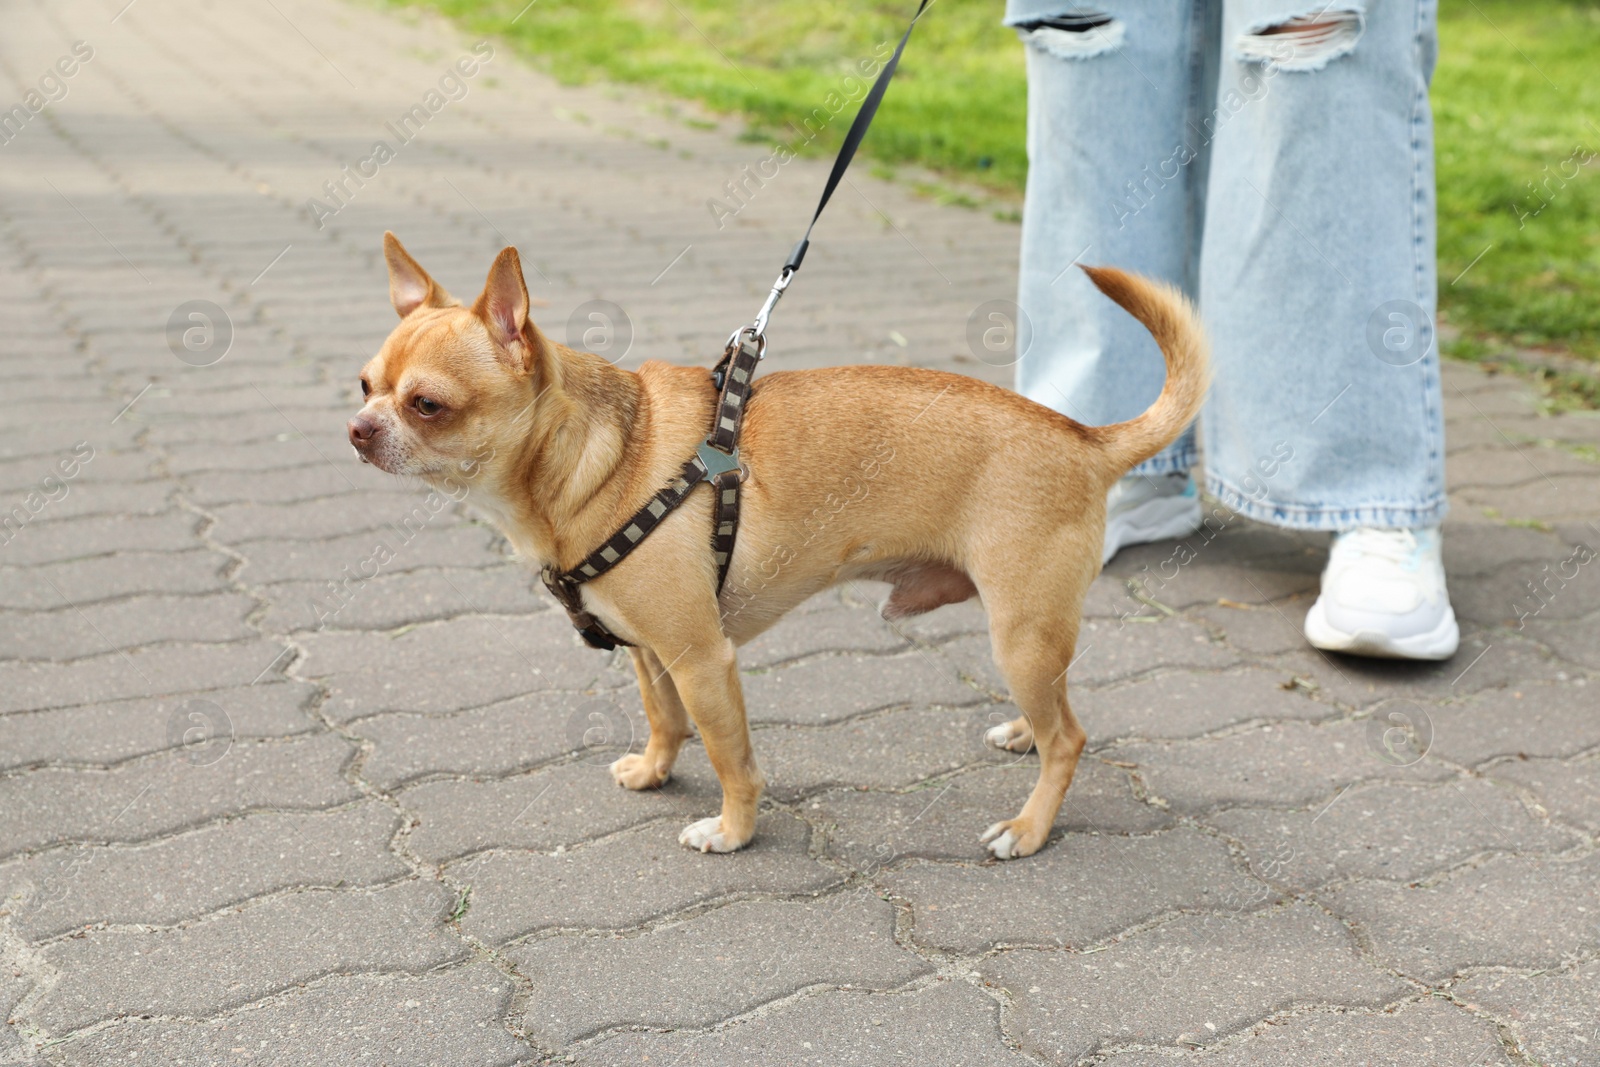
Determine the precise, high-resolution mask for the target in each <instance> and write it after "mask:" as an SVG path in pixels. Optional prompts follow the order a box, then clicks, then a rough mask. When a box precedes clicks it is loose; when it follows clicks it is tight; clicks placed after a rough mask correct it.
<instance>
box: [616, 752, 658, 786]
mask: <svg viewBox="0 0 1600 1067" xmlns="http://www.w3.org/2000/svg"><path fill="white" fill-rule="evenodd" d="M671 776H672V768H670V767H663V766H662V765H661V764H660V763H658V762H656V761H655V760H653V759H650V758H649V757H648V756H645V755H641V754H639V753H634V754H633V755H631V756H623V757H622V758H621V759H619V760H617V762H615V763H613V764H612V765H611V777H613V778H615V779H616V780H617V784H618V785H620V786H623V787H624V788H627V789H656V788H659V787H660V786H662V785H663V784H665V783H666V780H667V779H668V778H670V777H671Z"/></svg>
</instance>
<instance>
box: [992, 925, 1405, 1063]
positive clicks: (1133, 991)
mask: <svg viewBox="0 0 1600 1067" xmlns="http://www.w3.org/2000/svg"><path fill="white" fill-rule="evenodd" d="M982 970H983V972H984V973H985V974H988V975H992V976H993V977H994V979H995V980H996V981H998V982H1000V983H1001V984H1002V985H1004V986H1005V987H1006V988H1007V989H1008V990H1010V991H1011V994H1012V996H1013V997H1014V998H1015V999H1016V1001H1017V1014H1018V1016H1019V1023H1020V1026H1019V1029H1020V1031H1021V1037H1022V1040H1023V1044H1024V1046H1025V1047H1028V1048H1032V1049H1035V1050H1037V1051H1039V1052H1040V1053H1042V1054H1044V1055H1046V1056H1049V1057H1051V1058H1052V1059H1054V1060H1055V1061H1057V1062H1064V1063H1073V1062H1075V1061H1076V1060H1077V1059H1078V1058H1079V1057H1081V1056H1085V1055H1087V1054H1089V1053H1091V1052H1093V1051H1094V1050H1095V1049H1096V1048H1099V1047H1103V1046H1105V1045H1111V1044H1124V1043H1133V1042H1137V1043H1139V1044H1150V1045H1174V1044H1181V1045H1190V1046H1193V1045H1207V1044H1210V1043H1211V1042H1213V1041H1215V1040H1216V1039H1218V1038H1220V1037H1223V1036H1226V1035H1227V1034H1228V1033H1230V1032H1232V1031H1235V1030H1240V1029H1243V1028H1244V1027H1248V1026H1252V1025H1254V1024H1255V1023H1257V1022H1259V1021H1260V1020H1261V1019H1263V1018H1265V1017H1267V1016H1268V1015H1271V1014H1274V1013H1275V1012H1279V1011H1284V1010H1286V1009H1289V1008H1293V1007H1297V1006H1302V1005H1304V1006H1311V1005H1322V1004H1343V1005H1349V1006H1352V1007H1354V1006H1361V1007H1378V1006H1381V1005H1383V1004H1386V1003H1389V1002H1391V1001H1393V1000H1396V999H1399V997H1400V996H1401V995H1402V994H1403V993H1404V992H1406V991H1407V987H1406V986H1405V985H1403V984H1402V983H1400V982H1398V981H1396V980H1395V979H1394V978H1392V977H1390V976H1388V975H1386V974H1384V973H1383V972H1382V971H1380V970H1379V969H1377V968H1375V967H1372V966H1370V965H1369V964H1367V963H1366V962H1365V961H1363V960H1361V959H1360V958H1359V957H1358V955H1357V953H1356V946H1355V939H1354V938H1352V937H1351V936H1350V934H1349V933H1348V931H1346V930H1345V929H1344V928H1343V927H1342V926H1340V924H1339V923H1338V921H1337V920H1335V919H1332V918H1330V917H1329V916H1328V915H1326V914H1325V913H1323V912H1321V911H1318V910H1317V909H1316V908H1313V907H1311V906H1309V905H1306V904H1298V903H1295V904H1287V905H1283V906H1281V907H1274V908H1269V909H1267V910H1264V911H1259V912H1255V913H1252V914H1248V915H1195V916H1184V917H1182V918H1179V919H1175V920H1173V921H1172V922H1170V923H1165V924H1163V925H1161V926H1158V927H1155V928H1154V929H1150V930H1146V931H1143V932H1142V933H1139V934H1137V935H1134V936H1132V937H1129V938H1128V939H1126V940H1124V941H1120V942H1118V943H1116V944H1113V945H1110V946H1108V947H1107V948H1106V949H1105V951H1103V952H1097V953H1093V954H1081V953H1068V952H1061V951H1059V950H1057V951H1039V950H1031V949H1019V950H1016V951H1012V952H1007V953H1004V954H1002V955H1000V956H998V957H995V958H994V959H993V960H991V961H989V962H987V963H985V964H983V965H982Z"/></svg>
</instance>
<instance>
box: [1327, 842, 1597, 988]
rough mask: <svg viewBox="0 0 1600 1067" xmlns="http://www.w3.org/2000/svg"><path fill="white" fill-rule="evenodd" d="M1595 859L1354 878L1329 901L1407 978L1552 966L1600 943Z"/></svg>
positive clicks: (1505, 861)
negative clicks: (1409, 879) (1400, 880)
mask: <svg viewBox="0 0 1600 1067" xmlns="http://www.w3.org/2000/svg"><path fill="white" fill-rule="evenodd" d="M1597 874H1600V854H1596V853H1593V852H1590V853H1588V854H1587V855H1583V856H1578V857H1576V858H1566V857H1545V856H1497V857H1495V858H1494V859H1491V860H1489V861H1488V862H1486V863H1484V864H1483V866H1481V867H1476V868H1473V869H1470V870H1465V871H1461V872H1459V873H1457V874H1454V875H1452V876H1450V877H1448V878H1446V879H1445V880H1444V881H1443V882H1440V883H1439V884H1437V885H1395V884H1392V883H1377V882H1353V883H1349V884H1346V885H1344V886H1341V887H1340V888H1338V889H1335V890H1332V891H1330V892H1329V893H1327V894H1326V896H1325V899H1326V900H1327V901H1328V903H1329V905H1330V906H1331V907H1332V908H1333V909H1334V910H1335V911H1337V912H1339V914H1341V915H1343V916H1345V917H1346V918H1347V919H1349V920H1350V921H1351V922H1352V923H1354V924H1355V926H1356V927H1357V929H1359V930H1362V931H1363V932H1364V934H1365V936H1366V938H1367V940H1368V941H1369V943H1370V944H1371V946H1372V951H1373V952H1374V954H1375V955H1376V956H1377V957H1378V958H1379V959H1381V960H1383V961H1384V962H1385V963H1387V964H1389V965H1390V966H1392V967H1394V968H1395V969H1396V970H1398V971H1400V972H1401V973H1403V974H1406V975H1410V976H1413V977H1416V978H1420V979H1422V980H1424V981H1438V980H1440V979H1443V978H1446V977H1448V976H1450V975H1452V974H1457V973H1460V972H1461V971H1463V970H1465V969H1466V968H1468V967H1488V966H1505V967H1527V968H1535V967H1554V966H1558V965H1559V964H1561V963H1562V962H1563V961H1565V960H1566V959H1567V958H1569V957H1570V956H1571V955H1573V954H1574V953H1580V952H1583V953H1587V952H1593V951H1594V950H1595V948H1596V947H1597V946H1600V924H1597V923H1596V916H1600V880H1597Z"/></svg>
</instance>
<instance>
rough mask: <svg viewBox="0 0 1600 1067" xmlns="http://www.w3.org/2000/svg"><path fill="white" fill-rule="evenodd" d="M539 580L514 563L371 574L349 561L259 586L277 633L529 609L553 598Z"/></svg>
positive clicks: (384, 626)
mask: <svg viewBox="0 0 1600 1067" xmlns="http://www.w3.org/2000/svg"><path fill="white" fill-rule="evenodd" d="M330 583H331V584H330ZM537 583H538V578H537V577H536V576H535V575H534V574H532V573H531V572H530V571H529V570H527V569H526V568H524V567H522V566H519V565H515V564H511V565H503V566H497V567H496V566H486V567H450V568H448V569H440V570H413V571H399V572H396V573H393V574H378V575H377V576H376V577H373V578H370V579H366V580H363V579H362V577H361V570H360V568H359V566H358V565H355V564H352V565H350V569H349V570H348V571H346V570H344V569H343V568H340V571H339V572H338V573H335V574H330V575H329V576H328V577H327V578H326V579H324V580H323V581H320V582H280V583H278V584H276V585H271V586H268V587H266V588H265V589H263V590H261V594H262V595H263V596H265V597H267V598H268V599H269V600H270V601H271V603H270V605H269V606H268V608H267V610H266V612H265V614H264V615H263V616H262V619H261V626H262V627H263V628H265V629H267V630H269V631H272V632H277V633H292V632H294V631H297V630H319V629H336V630H394V629H398V628H399V627H401V626H410V625H414V624H416V623H419V622H435V621H437V620H439V619H447V618H451V617H453V616H456V615H466V614H476V613H480V612H482V613H488V614H494V615H525V614H530V613H532V612H535V611H541V610H543V609H544V608H546V607H548V606H550V605H549V601H548V599H546V598H545V597H544V596H542V595H541V594H540V593H536V592H534V589H533V587H534V585H536V584H537Z"/></svg>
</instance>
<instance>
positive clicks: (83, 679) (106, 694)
mask: <svg viewBox="0 0 1600 1067" xmlns="http://www.w3.org/2000/svg"><path fill="white" fill-rule="evenodd" d="M288 652H289V650H288V649H287V648H285V647H284V646H283V645H282V644H279V643H277V642H273V641H259V640H248V641H236V642H234V643H232V644H203V645H201V644H196V645H178V644H168V645H156V646H154V647H151V648H136V649H130V650H126V651H120V652H111V653H105V654H102V655H98V656H89V657H87V658H84V659H81V660H77V661H75V662H71V663H66V662H61V661H51V660H12V661H9V662H0V713H4V712H12V711H36V710H38V709H40V708H59V707H72V706H75V705H79V704H89V703H96V702H103V701H109V700H122V699H125V698H131V697H139V696H149V695H152V694H160V695H165V694H169V693H192V692H195V691H198V690H205V689H225V688H230V687H233V686H248V685H258V684H262V683H264V682H271V681H276V680H278V679H279V678H281V677H282V672H283V670H284V665H285V664H286V663H287V662H288V661H289V659H290V657H289V655H288Z"/></svg>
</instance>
